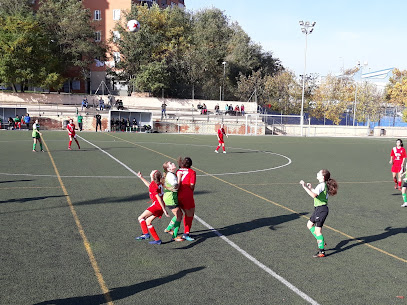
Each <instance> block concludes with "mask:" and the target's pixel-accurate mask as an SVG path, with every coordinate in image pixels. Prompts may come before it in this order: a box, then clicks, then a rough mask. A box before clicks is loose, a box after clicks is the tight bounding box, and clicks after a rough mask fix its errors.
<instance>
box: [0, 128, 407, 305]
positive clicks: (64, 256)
mask: <svg viewBox="0 0 407 305" xmlns="http://www.w3.org/2000/svg"><path fill="white" fill-rule="evenodd" d="M43 139H44V144H45V145H44V150H45V152H43V153H41V152H37V153H33V152H32V138H31V133H30V132H26V131H0V143H1V146H2V153H1V155H2V162H1V169H0V194H1V201H0V217H1V218H0V223H1V231H2V234H1V237H0V242H1V246H2V251H1V252H0V258H1V277H0V304H18V305H25V304H58V305H61V304H63V305H68V304H345V305H347V304H349V305H350V304H386V305H387V304H404V303H405V302H406V301H405V299H403V297H404V296H407V293H406V282H407V276H406V272H405V268H406V266H407V265H406V263H407V256H406V254H405V247H406V246H405V245H406V244H407V234H405V233H407V227H406V213H407V209H403V208H401V207H400V205H401V204H402V197H401V194H400V191H397V190H394V188H393V185H394V183H393V181H392V179H391V173H390V164H389V163H388V161H389V159H390V151H391V148H392V147H393V146H394V145H395V139H388V138H380V139H378V138H297V137H272V136H258V137H250V136H229V138H227V139H226V148H227V154H221V153H220V154H215V153H214V149H215V148H216V145H217V139H216V135H213V136H206V135H173V134H144V133H137V134H134V133H91V132H83V133H79V142H80V144H81V150H78V149H77V147H76V144H75V143H73V144H72V151H68V150H67V146H68V137H67V133H66V132H58V131H44V132H43ZM37 150H38V147H37ZM179 156H189V157H191V158H192V160H193V168H194V170H195V171H196V172H197V184H196V188H195V202H196V217H195V219H194V222H193V225H192V230H191V236H193V237H194V238H195V241H192V242H188V241H184V242H171V236H170V235H169V234H166V233H164V232H163V230H164V229H165V227H166V226H167V224H168V222H169V220H170V218H166V217H165V216H163V217H162V218H161V219H157V220H155V221H154V222H153V224H154V226H155V228H156V229H157V232H158V235H159V236H160V238H161V239H162V241H163V243H162V244H161V245H159V246H157V245H150V244H149V243H148V242H146V241H136V240H135V239H134V237H136V236H138V235H140V234H141V229H140V226H139V223H138V221H137V217H138V216H139V215H140V214H141V213H142V212H143V211H144V210H145V209H146V208H147V207H148V206H149V202H148V201H149V195H148V189H147V187H146V186H145V185H144V184H143V183H142V182H141V181H140V179H138V178H137V177H136V176H135V172H137V171H141V172H142V173H143V175H144V176H145V177H146V178H148V175H149V173H150V171H151V170H152V169H159V170H160V171H162V164H163V163H164V162H165V161H169V160H173V161H174V160H175V159H177V158H178V157H179ZM322 168H327V169H329V170H330V172H331V177H332V178H334V179H336V180H337V181H338V184H339V190H338V195H337V196H335V197H332V198H330V199H329V207H330V214H329V216H328V218H327V221H326V222H325V225H324V228H323V234H324V236H325V241H326V242H327V247H326V253H327V256H326V257H325V258H313V257H312V255H313V254H315V253H316V251H317V245H316V240H315V238H314V237H313V236H312V234H311V233H310V232H309V230H308V229H307V227H306V222H307V220H308V218H309V217H310V215H311V214H312V211H313V201H312V198H311V197H310V196H309V195H307V194H306V192H305V191H304V190H303V189H302V187H301V186H300V184H299V181H300V180H301V179H303V180H305V181H306V182H311V183H312V184H313V186H316V185H317V183H318V181H317V180H316V173H317V172H318V171H319V170H320V169H322ZM180 232H183V226H181V230H180Z"/></svg>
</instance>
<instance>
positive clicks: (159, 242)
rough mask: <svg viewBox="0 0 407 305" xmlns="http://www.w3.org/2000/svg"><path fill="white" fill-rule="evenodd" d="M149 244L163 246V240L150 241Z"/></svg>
mask: <svg viewBox="0 0 407 305" xmlns="http://www.w3.org/2000/svg"><path fill="white" fill-rule="evenodd" d="M148 243H149V244H151V245H161V239H159V240H153V241H149V242H148Z"/></svg>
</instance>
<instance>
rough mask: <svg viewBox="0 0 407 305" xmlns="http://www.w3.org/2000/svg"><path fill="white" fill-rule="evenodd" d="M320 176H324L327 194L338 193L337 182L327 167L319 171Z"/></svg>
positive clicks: (333, 194)
mask: <svg viewBox="0 0 407 305" xmlns="http://www.w3.org/2000/svg"><path fill="white" fill-rule="evenodd" d="M321 174H322V176H324V180H325V182H326V185H327V187H328V194H329V196H335V195H336V194H337V193H338V182H336V180H335V179H332V178H331V173H330V172H329V170H327V169H323V170H322V171H321Z"/></svg>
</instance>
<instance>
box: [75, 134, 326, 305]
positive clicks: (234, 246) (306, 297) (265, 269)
mask: <svg viewBox="0 0 407 305" xmlns="http://www.w3.org/2000/svg"><path fill="white" fill-rule="evenodd" d="M109 136H111V137H115V138H117V139H120V138H118V137H116V136H112V135H109ZM79 138H81V140H83V141H85V142H86V143H88V144H90V145H92V146H93V147H95V148H97V149H99V150H100V151H101V152H103V153H104V154H106V155H107V156H109V157H110V158H112V159H113V160H115V161H116V162H118V163H119V164H120V165H122V166H124V167H125V168H126V169H127V170H129V171H130V172H131V173H133V174H134V175H136V174H137V173H136V172H135V171H134V170H132V169H131V168H130V167H128V166H127V165H126V164H124V163H123V162H121V161H120V160H118V159H117V158H115V157H113V156H112V155H111V154H109V153H108V152H106V151H104V150H103V149H101V148H100V147H98V146H97V145H95V144H93V143H92V142H89V141H88V140H86V139H84V138H83V137H81V136H79ZM120 140H122V141H125V142H129V141H126V140H123V139H120ZM129 143H131V144H133V145H137V146H139V147H142V148H144V149H147V150H150V151H152V152H154V153H157V154H160V155H162V156H164V157H166V158H169V159H172V160H174V158H171V157H169V156H167V155H165V154H163V153H160V152H158V151H155V150H153V149H150V148H148V147H144V146H142V145H139V144H136V143H132V142H129ZM194 168H195V167H194ZM195 169H197V168H195ZM197 170H199V169H197ZM199 171H201V172H203V173H205V172H204V171H202V170H199ZM205 174H207V173H205ZM207 175H209V176H212V175H210V174H207ZM214 178H216V179H219V180H220V181H223V182H225V183H228V182H226V181H224V180H222V179H220V178H217V177H214ZM228 184H230V183H228ZM231 185H232V184H231ZM235 187H237V186H235ZM238 188H239V187H238ZM239 189H241V188H239ZM242 190H243V189H242ZM293 212H294V211H293ZM295 213H296V212H295ZM297 214H298V213H297ZM195 218H196V220H198V221H199V222H200V223H201V224H202V225H204V226H205V227H207V228H208V229H210V230H211V231H212V232H213V233H215V234H216V235H218V236H219V237H220V238H222V239H223V240H224V241H225V242H226V243H228V244H229V245H230V246H231V247H233V248H234V249H236V250H237V251H238V252H240V253H241V254H242V255H243V256H244V257H246V258H247V259H249V260H250V261H252V262H253V263H254V264H255V265H257V266H258V267H260V268H261V269H263V270H264V271H265V272H267V273H268V274H270V275H271V276H272V277H274V278H275V279H276V280H278V281H279V282H281V283H282V284H284V285H285V286H286V287H287V288H289V289H290V290H291V291H293V292H294V293H296V294H297V295H298V296H300V297H301V298H303V299H304V300H306V301H307V302H309V303H310V304H313V305H319V303H318V302H317V301H315V300H314V299H312V298H311V297H310V296H308V295H307V294H305V293H304V292H302V291H301V290H299V289H298V288H297V287H295V286H294V285H293V284H291V283H290V282H288V281H287V280H286V279H284V278H283V277H282V276H280V275H278V274H277V273H275V272H274V271H273V270H271V269H270V268H269V267H267V266H265V265H264V264H262V263H261V262H259V261H258V260H257V259H256V258H254V257H253V256H251V255H250V254H249V253H247V252H246V251H244V250H243V249H242V248H240V247H239V246H238V245H236V244H235V243H234V242H232V241H231V240H230V239H228V238H227V237H225V236H224V235H222V234H221V233H219V232H218V231H217V230H215V229H214V228H213V227H212V226H210V225H209V224H207V223H206V222H205V221H203V220H202V219H201V218H200V217H198V215H196V214H195Z"/></svg>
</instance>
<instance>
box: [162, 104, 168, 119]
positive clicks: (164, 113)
mask: <svg viewBox="0 0 407 305" xmlns="http://www.w3.org/2000/svg"><path fill="white" fill-rule="evenodd" d="M163 117H167V104H166V103H165V102H163V103H162V104H161V119H162V118H163Z"/></svg>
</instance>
